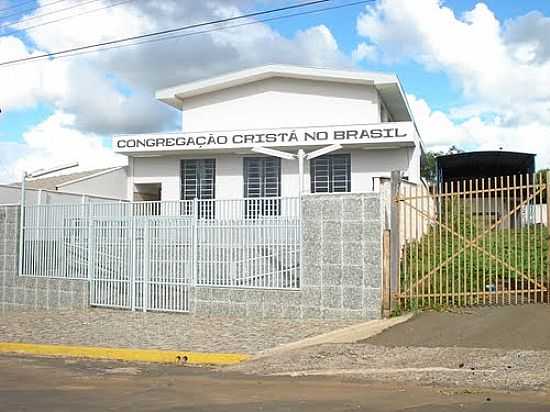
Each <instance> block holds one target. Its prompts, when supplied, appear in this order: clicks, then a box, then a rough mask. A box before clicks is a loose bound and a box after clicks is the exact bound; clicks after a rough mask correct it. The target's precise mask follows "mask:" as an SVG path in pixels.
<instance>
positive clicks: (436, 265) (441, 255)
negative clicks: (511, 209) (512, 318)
mask: <svg viewBox="0 0 550 412" xmlns="http://www.w3.org/2000/svg"><path fill="white" fill-rule="evenodd" d="M447 202H448V204H447V205H442V207H441V209H442V210H443V211H444V212H445V211H447V212H448V211H450V210H451V208H452V209H453V211H454V213H453V214H452V216H453V217H452V219H451V213H447V214H446V215H445V214H443V215H442V216H441V219H440V221H441V222H442V223H444V224H446V226H447V227H449V228H451V229H452V231H453V232H454V234H453V233H451V232H450V231H447V230H445V228H444V227H440V226H437V225H431V226H430V227H429V229H428V231H427V232H426V234H425V235H424V236H422V238H421V239H419V240H418V241H412V242H409V243H407V244H406V245H405V247H404V251H403V258H402V261H401V290H407V289H409V286H410V285H415V283H416V282H418V280H420V279H422V278H423V277H425V276H427V275H428V274H429V273H430V272H432V271H434V273H433V274H431V275H430V276H428V277H427V278H426V279H425V281H424V282H422V283H420V284H419V285H418V289H416V288H415V289H413V296H412V299H408V300H407V301H406V302H405V306H406V307H405V308H404V309H405V310H414V309H415V308H420V307H424V306H426V304H428V305H429V306H432V307H433V305H434V304H436V302H438V304H441V303H443V305H446V304H451V305H453V304H466V303H475V302H474V301H473V300H472V299H470V297H464V296H462V297H460V296H459V295H460V293H462V294H464V293H468V292H482V291H484V290H485V291H487V290H489V291H490V290H493V289H496V290H498V291H501V290H515V289H521V288H522V287H523V288H525V289H526V288H527V287H528V284H529V283H531V282H529V280H528V279H535V278H536V279H537V280H538V282H540V281H541V279H544V281H545V283H546V281H547V279H548V240H549V239H548V230H547V228H546V227H545V226H542V225H530V226H526V227H523V228H521V229H507V228H498V229H493V230H491V231H490V232H488V233H487V234H485V235H484V236H482V233H483V232H485V231H487V230H488V229H489V227H490V226H491V225H492V224H493V223H494V222H489V221H486V220H485V221H484V219H483V218H481V217H476V216H475V214H474V213H472V212H473V211H472V210H470V208H469V206H465V205H463V204H462V203H461V202H458V201H456V200H455V201H453V202H452V205H451V201H450V200H448V201H447ZM505 223H507V222H506V221H505ZM477 237H479V240H477V241H476V242H475V245H476V246H473V245H471V244H469V242H468V241H471V240H473V239H476V238H477ZM454 255H456V256H454ZM492 256H496V257H497V258H496V259H495V258H494V257H492ZM521 274H523V275H524V276H522V275H521ZM533 286H534V283H531V287H533ZM440 290H441V291H442V292H443V293H451V294H453V295H454V297H445V298H444V299H441V300H440V299H439V298H437V300H433V299H427V298H425V299H422V298H418V299H415V295H417V294H427V293H433V292H434V291H437V292H439V291H440Z"/></svg>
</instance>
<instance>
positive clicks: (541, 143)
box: [407, 95, 550, 167]
mask: <svg viewBox="0 0 550 412" xmlns="http://www.w3.org/2000/svg"><path fill="white" fill-rule="evenodd" d="M407 97H408V100H409V104H410V106H411V110H412V111H413V114H414V116H415V120H416V122H417V125H418V128H419V132H420V135H421V136H422V139H423V141H424V144H425V145H426V146H427V147H428V148H429V149H430V150H434V151H446V150H447V149H448V148H449V147H450V146H453V145H455V146H457V147H460V148H463V149H466V150H499V149H502V150H509V151H519V152H528V153H536V154H538V156H537V165H538V166H539V167H548V166H550V124H548V123H541V122H535V121H533V122H527V123H521V124H518V125H515V126H509V125H507V124H505V123H504V122H503V121H502V119H501V118H500V117H498V116H494V117H491V118H481V117H480V116H479V115H474V114H471V115H469V116H467V117H466V120H460V121H456V119H453V118H451V117H449V116H448V115H447V114H445V113H443V112H441V111H432V109H431V108H430V107H429V105H428V103H427V102H426V101H425V100H423V99H418V98H416V97H415V96H414V95H408V96H407Z"/></svg>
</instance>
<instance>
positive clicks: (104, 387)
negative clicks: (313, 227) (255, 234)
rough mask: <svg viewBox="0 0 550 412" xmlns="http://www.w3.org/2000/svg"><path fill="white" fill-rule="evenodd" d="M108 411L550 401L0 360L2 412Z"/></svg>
mask: <svg viewBox="0 0 550 412" xmlns="http://www.w3.org/2000/svg"><path fill="white" fill-rule="evenodd" d="M107 410H108V411H127V410H131V411H213V412H216V411H229V412H248V411H277V412H278V411H312V412H313V411H369V412H377V411H409V412H410V411H484V412H493V411H494V412H497V411H499V412H505V411H527V412H531V411H533V412H534V411H548V410H550V396H548V395H546V394H542V393H525V392H523V393H515V394H508V393H497V392H482V391H479V392H478V391H468V392H466V391H461V390H456V389H454V390H448V391H447V390H441V389H433V388H426V387H422V388H420V387H413V386H409V387H405V386H394V385H388V384H383V385H382V384H377V385H373V384H366V383H361V382H357V381H355V382H354V381H342V380H338V379H334V378H289V377H270V378H265V377H262V378H258V377H250V376H243V375H237V374H229V373H223V372H217V371H213V370H209V369H202V368H201V369H199V368H188V367H178V366H163V365H143V364H127V363H117V362H99V361H82V360H78V361H76V360H62V359H46V358H23V357H12V356H0V411H10V412H14V411H56V412H62V411H71V412H73V411H78V412H87V411H107Z"/></svg>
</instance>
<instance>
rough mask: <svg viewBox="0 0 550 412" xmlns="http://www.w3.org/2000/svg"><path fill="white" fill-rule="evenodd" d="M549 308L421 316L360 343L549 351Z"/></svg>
mask: <svg viewBox="0 0 550 412" xmlns="http://www.w3.org/2000/svg"><path fill="white" fill-rule="evenodd" d="M549 324H550V306H548V305H543V304H541V305H523V306H502V307H480V308H467V309H463V310H458V311H454V312H423V313H420V314H418V315H416V316H415V317H414V318H412V319H411V320H409V321H408V322H405V323H402V324H400V325H397V326H395V327H393V328H391V329H388V330H386V331H384V332H383V333H381V334H379V335H377V336H374V337H372V338H369V339H366V340H364V341H362V342H363V343H369V344H373V345H383V346H417V347H468V348H495V349H522V350H550V328H549V327H547V326H546V325H549Z"/></svg>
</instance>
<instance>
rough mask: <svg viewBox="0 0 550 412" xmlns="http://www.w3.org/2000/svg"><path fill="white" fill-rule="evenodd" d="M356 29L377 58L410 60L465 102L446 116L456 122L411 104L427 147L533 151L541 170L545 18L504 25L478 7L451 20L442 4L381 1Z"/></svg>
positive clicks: (545, 135) (548, 88) (549, 112)
mask: <svg viewBox="0 0 550 412" xmlns="http://www.w3.org/2000/svg"><path fill="white" fill-rule="evenodd" d="M357 30H358V32H359V34H360V35H362V36H364V37H365V38H367V39H368V42H369V44H372V45H374V46H376V52H377V53H378V54H379V55H380V58H381V59H382V60H383V61H385V62H397V61H404V60H405V61H413V62H416V63H418V64H421V65H423V66H424V67H425V68H426V69H427V70H432V71H433V70H437V71H442V72H444V73H446V74H447V75H448V76H449V78H450V79H451V80H452V81H453V82H454V83H455V84H457V85H458V86H459V87H460V90H461V91H462V94H463V97H464V99H465V101H466V105H465V107H458V108H453V109H451V111H450V112H451V113H452V114H453V115H454V116H460V117H461V119H460V120H459V121H457V119H453V118H451V117H449V116H448V115H446V114H445V113H441V112H437V111H436V112H431V110H430V109H429V107H427V105H426V103H425V102H422V101H416V102H415V106H416V111H417V112H418V113H419V114H417V116H418V117H419V118H418V123H419V127H420V128H421V129H422V130H424V134H425V135H426V136H425V140H426V141H427V142H428V143H430V144H434V145H441V144H442V143H444V142H447V143H448V145H450V144H453V143H455V142H454V141H453V140H457V141H458V142H462V144H468V145H474V146H476V147H478V148H492V149H496V148H498V147H501V146H502V147H505V148H510V149H523V150H535V151H536V152H537V153H539V158H538V162H539V165H543V164H544V165H546V164H548V163H549V158H548V155H546V153H544V152H543V150H545V149H548V144H547V141H549V140H550V134H549V130H550V59H549V58H548V57H549V56H548V51H549V50H550V36H549V34H550V20H549V19H548V18H546V17H544V16H543V15H542V14H540V13H531V14H528V15H526V16H522V17H518V18H516V19H513V20H510V21H508V22H506V23H505V24H502V23H501V22H500V21H499V20H498V19H497V18H496V16H495V15H494V13H493V12H492V11H491V10H490V9H489V8H488V7H487V6H486V5H485V4H483V3H478V4H477V5H475V6H474V8H473V9H472V10H469V11H467V12H466V13H464V14H463V15H462V16H456V15H455V14H454V12H453V11H452V10H451V9H450V8H448V7H445V6H444V4H443V2H442V1H440V0H416V1H414V2H411V1H408V0H379V2H378V3H377V4H376V5H375V6H367V7H366V9H365V11H364V12H363V13H362V14H361V15H360V16H359V17H358V20H357ZM423 106H424V107H423ZM422 122H424V123H425V124H424V125H422V124H421V123H422ZM428 125H429V126H428ZM434 128H439V129H434ZM446 139H448V140H446Z"/></svg>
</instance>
